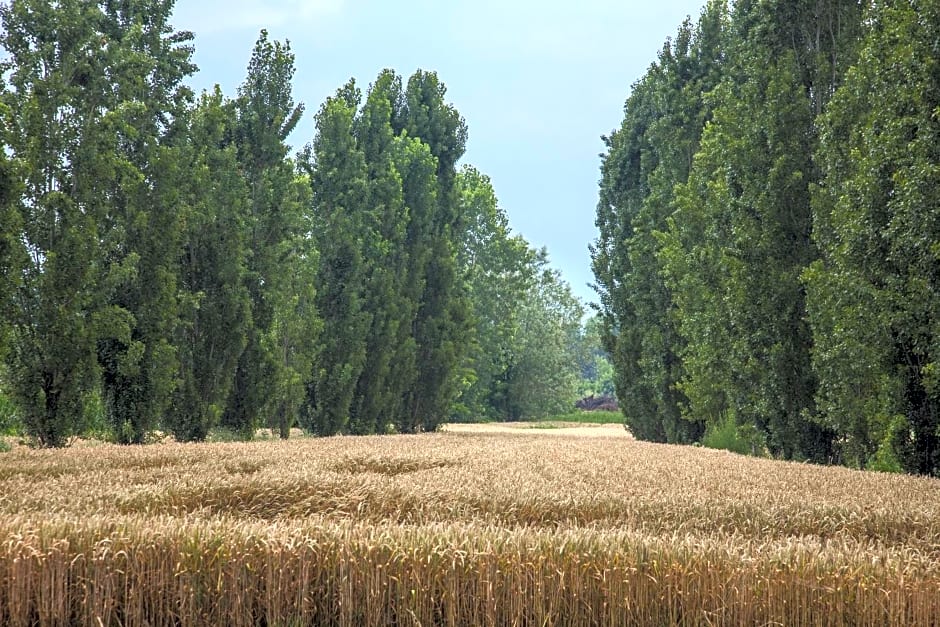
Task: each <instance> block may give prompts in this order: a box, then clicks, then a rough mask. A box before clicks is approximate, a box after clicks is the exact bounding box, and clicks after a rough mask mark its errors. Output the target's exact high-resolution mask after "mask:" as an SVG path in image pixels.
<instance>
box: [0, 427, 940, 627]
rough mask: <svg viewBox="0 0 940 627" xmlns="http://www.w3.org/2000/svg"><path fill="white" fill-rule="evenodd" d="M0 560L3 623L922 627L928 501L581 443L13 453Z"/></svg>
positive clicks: (414, 440)
mask: <svg viewBox="0 0 940 627" xmlns="http://www.w3.org/2000/svg"><path fill="white" fill-rule="evenodd" d="M556 435H557V434H556V433H554V432H553V433H552V436H556ZM0 539H2V542H3V543H2V545H0V624H4V625H35V624H40V625H66V624H88V625H97V624H103V625H254V624H265V625H279V624H324V625H327V624H328V625H362V624H377V625H385V624H396V625H411V624H414V625H418V624H420V625H429V624H444V625H555V624H558V625H594V624H602V625H622V624H688V625H700V624H701V625H706V624H708V625H712V624H735V625H736V624H772V623H781V624H788V625H795V624H806V625H867V624H871V625H889V624H921V625H930V624H940V481H937V480H932V479H926V478H916V477H904V476H896V475H884V474H875V473H864V472H858V471H852V470H848V469H844V468H820V467H814V466H810V465H804V464H793V463H781V462H774V461H770V460H762V459H753V458H745V457H741V456H737V455H733V454H730V453H726V452H721V451H711V450H702V449H693V448H687V447H675V446H664V445H654V444H646V443H640V442H635V441H632V440H616V441H613V440H610V439H605V438H603V437H548V435H547V434H543V433H530V432H525V433H519V434H499V435H488V434H468V433H446V432H445V433H438V434H427V435H421V436H411V437H405V436H385V437H362V438H330V439H324V440H313V439H303V440H293V441H289V442H275V441H265V442H256V443H250V444H201V445H179V444H160V445H153V446H149V447H136V448H133V447H131V448H127V447H116V446H104V445H102V446H96V447H82V448H76V449H70V450H65V451H32V450H27V449H22V448H20V449H15V450H14V451H13V452H10V453H6V454H4V455H0Z"/></svg>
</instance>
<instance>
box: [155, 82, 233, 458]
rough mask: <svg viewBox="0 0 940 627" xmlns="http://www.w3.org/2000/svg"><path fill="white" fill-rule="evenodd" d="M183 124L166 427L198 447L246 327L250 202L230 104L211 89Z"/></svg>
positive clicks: (228, 383)
mask: <svg viewBox="0 0 940 627" xmlns="http://www.w3.org/2000/svg"><path fill="white" fill-rule="evenodd" d="M188 117H189V120H190V123H189V129H188V145H187V150H186V151H185V153H184V156H185V158H186V161H185V163H186V169H187V172H188V178H187V180H186V182H185V185H184V187H183V188H182V190H181V198H180V200H181V203H180V205H179V207H178V209H179V210H180V211H181V212H183V213H184V217H185V221H186V231H185V233H184V235H183V239H182V245H181V248H180V250H179V251H178V254H179V267H180V278H179V286H180V289H181V292H182V294H181V304H180V305H181V306H180V321H179V325H178V328H177V332H176V345H177V347H178V351H179V370H178V380H179V385H178V387H177V389H176V392H175V394H174V398H173V404H172V407H171V408H170V409H169V411H168V413H167V419H166V426H167V428H168V429H169V430H170V431H171V432H172V433H173V435H174V436H175V437H176V439H177V440H181V441H201V440H204V439H205V438H206V436H207V435H208V433H209V429H211V428H212V427H214V426H217V425H218V424H219V422H220V420H221V416H222V412H223V410H224V409H225V407H226V403H227V401H228V398H229V396H230V394H231V391H232V386H233V382H234V380H235V371H236V367H237V364H238V358H239V356H240V355H241V354H242V352H243V351H244V347H245V337H246V333H247V330H248V327H249V325H250V322H251V318H250V315H251V309H250V307H251V304H250V299H249V294H248V289H247V288H246V286H245V281H244V274H245V263H246V262H245V258H246V255H247V250H246V228H245V222H246V221H247V219H248V215H247V214H248V202H249V201H248V190H247V189H246V186H245V183H244V179H243V178H242V176H241V174H240V172H239V169H238V160H237V154H236V151H237V149H236V146H235V145H234V143H233V142H231V141H230V139H229V138H230V137H231V133H232V129H233V127H234V125H235V114H234V107H233V106H232V103H231V102H226V101H225V99H224V98H223V96H222V93H221V92H220V91H219V89H218V87H216V89H215V91H214V92H213V93H211V94H210V93H205V94H203V95H202V97H201V98H200V100H199V102H198V104H197V106H196V107H195V108H194V109H193V111H192V112H191V113H190V115H189V116H188Z"/></svg>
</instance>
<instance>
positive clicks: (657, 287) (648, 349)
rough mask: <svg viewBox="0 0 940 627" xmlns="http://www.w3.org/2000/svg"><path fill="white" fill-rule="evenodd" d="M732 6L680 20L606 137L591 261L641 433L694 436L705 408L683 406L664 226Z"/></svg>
mask: <svg viewBox="0 0 940 627" xmlns="http://www.w3.org/2000/svg"><path fill="white" fill-rule="evenodd" d="M726 13H727V11H726V8H725V6H724V4H723V3H721V2H713V3H711V4H709V5H708V7H707V8H706V9H705V11H704V12H703V14H702V17H701V18H700V20H699V22H698V25H697V26H693V25H692V24H691V23H689V22H686V23H685V24H683V25H682V27H681V28H680V29H679V32H678V34H677V36H676V38H675V40H674V41H673V42H668V43H667V44H666V45H665V46H664V47H663V49H662V51H661V52H660V54H659V58H658V60H657V62H656V63H655V64H654V65H653V66H652V67H651V68H650V70H649V72H648V73H647V74H646V75H645V76H644V77H643V78H642V79H640V81H638V82H637V83H636V84H635V85H634V86H633V92H632V94H631V96H630V98H629V99H628V100H627V103H626V107H625V112H626V114H625V117H624V120H623V123H622V124H621V127H620V128H619V129H618V130H616V131H615V132H614V133H613V134H612V135H611V136H610V137H608V138H605V142H606V145H607V154H606V155H604V160H603V164H602V166H601V184H600V200H599V203H598V208H597V226H598V229H599V231H600V236H599V238H598V240H597V241H596V242H595V244H594V245H593V246H592V248H591V251H592V260H593V263H592V265H593V269H594V274H595V276H596V278H597V284H596V289H597V290H598V294H599V296H600V319H601V324H602V340H603V344H604V348H605V349H606V350H607V352H608V354H609V355H610V357H611V360H612V362H613V365H614V368H615V382H614V383H615V387H616V391H617V397H618V398H619V399H620V401H621V403H623V405H624V408H625V409H626V407H629V408H630V411H629V413H625V419H626V421H627V423H628V425H629V427H630V430H631V431H632V432H633V434H634V435H635V436H636V437H637V438H640V439H644V440H652V441H658V442H691V441H694V440H696V439H697V438H698V437H700V436H701V434H702V431H703V422H702V418H701V417H699V416H694V415H691V416H690V415H688V414H687V415H686V416H685V417H683V415H682V408H683V406H684V405H685V402H686V399H685V397H684V395H683V394H682V393H681V392H680V389H679V386H678V382H679V381H680V379H681V378H682V374H683V367H684V364H683V361H682V359H681V357H680V355H681V353H682V352H683V351H684V346H685V341H686V339H685V338H684V337H683V336H682V335H681V334H680V332H679V329H678V328H677V320H676V315H675V314H676V311H675V302H674V300H673V296H672V293H671V288H670V287H667V284H666V282H665V280H664V269H663V264H664V259H663V257H662V256H661V255H660V247H661V244H660V242H659V241H658V240H657V233H658V232H660V231H664V230H666V228H667V220H668V218H669V217H670V215H671V214H672V212H673V210H674V202H675V188H676V185H678V184H682V183H685V181H686V179H687V178H688V175H689V170H690V166H691V164H692V156H693V155H694V154H695V152H696V150H697V149H698V143H699V138H700V136H701V133H702V129H703V128H704V126H705V123H706V121H707V120H708V118H709V116H710V111H711V106H710V104H709V102H708V101H707V99H705V98H704V94H706V93H707V92H708V91H710V90H711V89H712V88H713V87H714V86H715V85H716V83H717V81H718V80H719V78H720V75H719V73H718V71H719V69H720V67H721V60H722V58H723V56H724V51H723V47H724V38H725V35H724V31H725V29H726V24H725V21H726Z"/></svg>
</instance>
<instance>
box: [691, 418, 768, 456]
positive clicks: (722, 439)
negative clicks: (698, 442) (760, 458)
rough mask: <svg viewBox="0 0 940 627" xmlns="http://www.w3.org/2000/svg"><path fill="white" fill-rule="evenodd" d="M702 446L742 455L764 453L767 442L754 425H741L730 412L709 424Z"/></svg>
mask: <svg viewBox="0 0 940 627" xmlns="http://www.w3.org/2000/svg"><path fill="white" fill-rule="evenodd" d="M702 446H704V447H706V448H714V449H723V450H726V451H731V452H732V453H739V454H741V455H763V453H764V449H765V447H766V444H765V442H764V437H763V435H762V434H761V433H760V432H759V431H758V430H757V429H756V428H755V427H754V425H752V424H742V425H739V424H738V423H737V421H736V420H735V419H734V416H732V415H731V414H730V413H729V414H725V415H724V416H722V417H721V418H720V419H719V420H718V421H717V422H713V423H711V424H709V425H708V428H707V429H706V430H705V435H703V436H702Z"/></svg>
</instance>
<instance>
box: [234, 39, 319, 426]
mask: <svg viewBox="0 0 940 627" xmlns="http://www.w3.org/2000/svg"><path fill="white" fill-rule="evenodd" d="M293 76H294V55H293V53H292V52H291V48H290V44H289V43H281V42H276V41H275V42H272V41H270V40H269V39H268V33H267V31H264V30H263V31H261V34H260V36H259V38H258V40H257V42H256V43H255V47H254V50H253V52H252V56H251V61H250V62H249V65H248V75H247V78H246V79H245V82H244V83H243V84H242V85H241V86H240V87H239V89H238V98H237V99H236V100H235V105H234V107H235V113H236V123H235V125H234V128H233V129H231V132H232V134H233V136H234V141H235V142H236V144H237V148H238V161H239V164H240V167H241V170H242V173H243V176H244V177H245V180H246V183H247V188H248V194H249V197H250V202H249V211H248V215H247V217H246V220H245V229H246V237H247V246H248V250H249V251H250V252H249V254H248V259H247V268H246V273H245V282H246V286H247V289H248V292H249V294H250V295H251V318H252V323H251V325H250V327H249V329H248V336H247V345H246V347H245V350H244V351H243V352H242V354H241V356H240V358H239V362H238V371H237V374H236V381H235V388H234V392H233V394H232V395H231V397H230V399H229V402H228V406H227V408H226V411H225V413H224V415H223V418H222V422H223V424H224V425H226V426H228V427H230V428H232V429H234V430H236V431H239V432H240V433H241V434H242V435H243V436H244V437H247V438H250V437H251V436H252V434H254V432H255V429H257V428H258V427H259V426H260V425H261V424H262V422H263V420H264V417H265V416H267V422H268V424H269V425H270V426H272V427H275V428H276V429H277V430H278V432H279V434H280V435H281V436H282V437H287V436H288V434H289V433H290V427H291V426H292V425H293V424H294V423H295V422H296V420H297V415H298V411H299V408H300V404H301V402H302V400H303V388H304V383H305V382H306V380H307V377H308V376H309V372H310V357H311V353H312V352H313V343H314V342H315V341H316V336H317V322H316V316H315V314H314V311H315V310H314V307H313V304H312V299H313V292H314V276H313V274H314V265H315V255H314V253H313V250H312V248H311V246H310V245H309V239H307V238H306V231H307V227H306V225H305V217H304V203H305V202H307V198H306V197H305V196H306V194H307V192H306V191H305V189H308V187H307V185H306V184H305V182H304V181H301V180H298V177H297V175H296V172H295V169H294V164H293V163H292V162H291V160H290V159H289V158H288V155H287V153H288V150H289V148H288V146H287V144H286V143H285V142H286V140H287V137H288V136H289V135H290V134H291V133H292V132H293V130H294V129H295V128H296V126H297V123H298V122H299V121H300V118H301V116H302V115H303V111H304V107H303V105H302V104H296V103H295V102H294V98H293V95H292V87H291V81H292V80H293Z"/></svg>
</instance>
